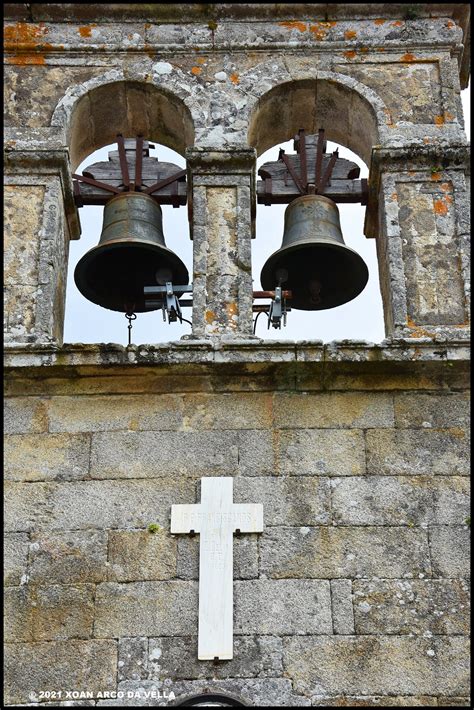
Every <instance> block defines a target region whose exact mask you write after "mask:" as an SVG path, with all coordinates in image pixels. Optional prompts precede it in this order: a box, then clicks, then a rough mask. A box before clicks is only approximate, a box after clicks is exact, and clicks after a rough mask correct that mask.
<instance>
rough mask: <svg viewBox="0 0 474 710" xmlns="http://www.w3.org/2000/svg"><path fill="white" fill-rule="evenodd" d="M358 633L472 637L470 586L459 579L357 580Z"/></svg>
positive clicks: (354, 586) (356, 608)
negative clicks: (470, 632)
mask: <svg viewBox="0 0 474 710" xmlns="http://www.w3.org/2000/svg"><path fill="white" fill-rule="evenodd" d="M353 589H354V617H355V628H356V633H357V634H361V635H362V634H415V635H420V634H423V635H424V636H427V637H429V636H432V635H433V634H434V635H442V634H456V635H457V634H459V635H465V636H469V605H470V604H469V599H470V597H469V587H468V585H467V583H466V582H465V581H462V580H457V579H423V580H420V579H413V580H411V579H406V580H393V581H392V580H378V579H377V580H370V581H368V582H365V581H361V580H357V579H356V580H354V583H353Z"/></svg>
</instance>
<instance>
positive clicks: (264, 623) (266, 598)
mask: <svg viewBox="0 0 474 710" xmlns="http://www.w3.org/2000/svg"><path fill="white" fill-rule="evenodd" d="M234 608H235V614H234V617H235V621H234V630H235V633H242V634H268V633H270V632H271V633H272V634H281V635H287V634H299V633H316V634H332V619H331V595H330V590H329V582H328V581H326V580H314V581H313V580H307V579H302V580H295V579H282V580H266V579H260V580H257V581H253V580H252V581H248V582H235V584H234Z"/></svg>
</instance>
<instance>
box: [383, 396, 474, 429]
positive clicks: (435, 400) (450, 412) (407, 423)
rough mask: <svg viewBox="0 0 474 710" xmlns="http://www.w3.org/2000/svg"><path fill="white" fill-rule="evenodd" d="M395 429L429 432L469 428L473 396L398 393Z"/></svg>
mask: <svg viewBox="0 0 474 710" xmlns="http://www.w3.org/2000/svg"><path fill="white" fill-rule="evenodd" d="M394 402H395V426H397V427H400V428H416V427H422V428H425V429H431V428H438V427H465V428H467V427H468V425H469V415H470V411H469V393H459V394H458V393H446V394H424V393H420V392H417V393H416V394H415V393H412V394H407V393H396V394H395V400H394Z"/></svg>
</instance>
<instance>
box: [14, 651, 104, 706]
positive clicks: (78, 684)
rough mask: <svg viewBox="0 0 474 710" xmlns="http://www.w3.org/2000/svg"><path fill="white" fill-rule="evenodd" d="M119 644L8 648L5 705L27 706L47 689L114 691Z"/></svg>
mask: <svg viewBox="0 0 474 710" xmlns="http://www.w3.org/2000/svg"><path fill="white" fill-rule="evenodd" d="M116 667H117V642H116V641H113V640H107V641H57V642H51V643H28V644H23V643H14V644H7V645H6V647H5V702H6V703H10V704H14V703H27V704H29V702H30V701H33V702H34V700H35V699H36V698H38V697H39V693H40V691H41V690H45V689H61V688H67V689H71V690H72V689H77V688H83V687H84V688H85V687H87V689H88V690H90V691H92V692H93V693H97V692H99V691H101V690H104V688H114V687H115V678H116Z"/></svg>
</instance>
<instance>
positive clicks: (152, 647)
mask: <svg viewBox="0 0 474 710" xmlns="http://www.w3.org/2000/svg"><path fill="white" fill-rule="evenodd" d="M197 651H198V647H197V636H184V637H181V638H169V637H162V638H151V639H150V643H149V655H148V669H149V671H148V678H149V679H150V680H165V679H166V678H172V679H173V681H174V680H180V679H182V680H184V679H196V680H197V679H199V678H210V677H213V678H255V677H259V678H262V677H267V676H270V677H271V676H277V675H281V674H282V671H283V666H282V652H283V646H282V640H281V639H280V638H277V637H275V636H237V635H234V658H233V659H232V660H231V661H227V662H226V663H218V664H215V663H213V661H199V660H198V657H197Z"/></svg>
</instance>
